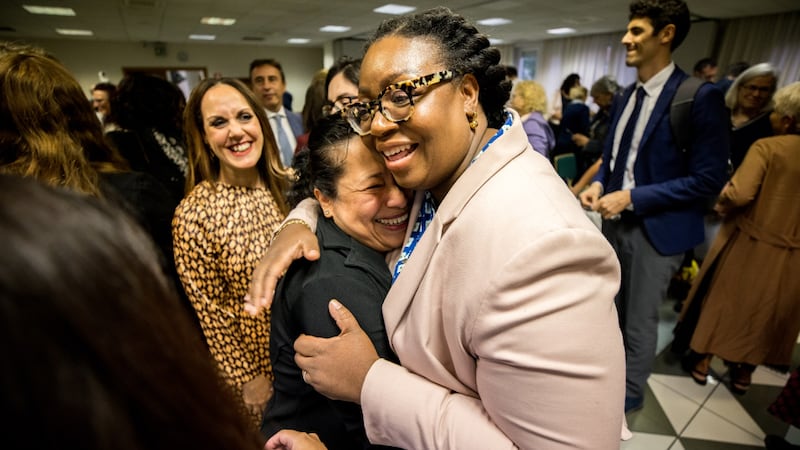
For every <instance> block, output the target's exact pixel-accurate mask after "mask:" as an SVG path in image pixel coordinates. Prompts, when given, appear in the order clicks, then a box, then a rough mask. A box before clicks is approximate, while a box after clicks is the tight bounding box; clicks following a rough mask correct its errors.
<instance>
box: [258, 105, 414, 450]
mask: <svg viewBox="0 0 800 450" xmlns="http://www.w3.org/2000/svg"><path fill="white" fill-rule="evenodd" d="M294 168H295V169H296V170H297V173H298V174H299V179H298V181H297V182H295V183H294V186H293V187H292V191H291V195H289V199H290V202H293V201H294V200H301V199H303V198H306V197H316V198H317V199H318V200H319V212H321V213H322V215H323V217H322V218H321V219H320V220H319V223H318V224H317V230H316V236H317V238H318V240H319V245H320V248H321V250H322V257H321V258H320V259H319V260H318V261H305V260H299V261H295V262H294V263H293V264H292V266H291V267H290V268H289V270H288V271H287V272H286V275H285V277H284V278H283V280H282V281H281V283H280V285H279V286H278V289H277V292H276V294H275V303H274V304H273V307H272V318H271V330H270V358H271V361H272V367H273V370H274V373H275V385H274V386H275V395H274V396H273V397H272V398H271V399H270V402H269V404H268V405H267V410H266V413H265V417H264V424H263V425H262V427H261V430H262V432H263V433H264V435H265V436H267V437H269V436H272V435H273V434H274V433H276V432H277V431H279V430H281V429H284V428H296V429H300V430H304V431H311V432H314V433H317V434H318V435H319V437H320V439H321V440H322V442H324V443H325V444H326V445H327V446H328V448H329V449H330V450H334V449H343V450H345V449H346V450H352V449H365V448H375V447H372V446H370V444H369V441H368V440H367V438H366V435H365V434H364V423H363V418H362V416H361V408H360V407H359V406H358V404H356V403H347V402H336V401H331V400H330V399H328V398H326V397H325V396H323V395H321V394H319V393H318V392H316V391H315V390H314V389H313V388H312V387H311V386H309V385H308V384H307V383H306V382H305V381H304V379H303V374H302V373H301V371H300V368H299V367H298V366H297V364H296V363H295V361H294V356H295V352H294V348H293V345H294V341H295V339H297V337H298V336H300V334H308V335H311V336H321V337H331V336H336V335H337V334H339V329H338V328H337V327H336V323H335V322H334V321H333V320H331V318H330V316H329V315H328V302H329V301H330V299H331V298H332V297H333V298H338V299H341V302H342V303H343V304H344V305H345V306H347V307H348V309H350V311H352V313H353V315H354V316H355V317H356V319H357V320H358V321H359V323H360V324H361V327H362V328H363V329H364V330H365V332H366V333H367V335H369V337H370V340H371V342H372V344H373V345H374V346H375V348H376V350H377V352H378V355H379V356H380V357H382V358H386V359H387V360H390V361H395V362H397V357H396V356H395V355H394V353H393V352H392V350H391V349H390V348H389V341H388V339H387V337H386V328H385V327H384V325H383V316H382V315H381V305H382V304H383V299H384V297H386V293H387V292H388V291H389V287H390V286H391V280H392V274H391V272H390V271H389V268H388V267H387V265H386V255H387V254H388V253H389V252H390V251H393V250H395V249H398V248H399V247H401V246H402V245H403V239H404V236H405V234H406V227H407V225H408V218H409V215H408V213H409V209H410V207H411V202H410V198H408V196H407V195H406V192H405V191H403V190H402V189H401V188H399V187H398V186H397V184H395V181H394V179H393V178H392V174H391V173H390V172H389V171H388V170H387V169H386V166H385V165H384V164H383V160H382V158H381V156H380V155H378V154H377V153H376V152H375V151H373V150H372V149H370V148H368V147H367V146H365V145H364V143H363V142H362V140H361V138H360V137H359V136H358V135H357V134H356V133H355V132H353V130H352V129H351V128H350V125H348V124H347V122H346V121H344V120H343V119H342V118H341V117H340V116H339V115H333V116H329V117H327V118H323V119H322V120H320V121H318V122H317V125H316V126H315V127H314V129H313V130H312V131H311V135H310V138H309V142H308V147H307V148H306V149H304V150H302V151H301V152H300V153H298V154H297V156H296V157H295V160H294Z"/></svg>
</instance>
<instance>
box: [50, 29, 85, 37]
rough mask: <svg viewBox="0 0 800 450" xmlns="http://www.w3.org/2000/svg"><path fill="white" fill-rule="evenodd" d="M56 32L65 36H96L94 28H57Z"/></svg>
mask: <svg viewBox="0 0 800 450" xmlns="http://www.w3.org/2000/svg"><path fill="white" fill-rule="evenodd" d="M56 33H58V34H63V35H65V36H94V33H92V30H72V29H69V28H56Z"/></svg>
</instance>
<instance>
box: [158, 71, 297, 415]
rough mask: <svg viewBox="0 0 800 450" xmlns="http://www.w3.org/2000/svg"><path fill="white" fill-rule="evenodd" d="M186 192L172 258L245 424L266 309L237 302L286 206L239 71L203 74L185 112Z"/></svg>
mask: <svg viewBox="0 0 800 450" xmlns="http://www.w3.org/2000/svg"><path fill="white" fill-rule="evenodd" d="M185 130H186V134H187V144H188V150H189V163H190V164H189V165H190V167H189V174H188V176H187V190H189V192H188V194H187V196H186V197H185V198H184V199H183V201H182V202H181V203H180V205H179V206H178V208H177V209H176V210H175V217H174V219H173V222H172V235H173V244H174V251H175V264H176V267H177V270H178V274H179V276H180V278H181V282H182V283H183V287H184V289H185V291H186V294H187V296H188V297H189V299H190V300H191V302H192V304H193V306H194V308H195V310H196V311H197V315H198V317H199V319H200V324H201V327H202V329H203V333H204V335H205V338H206V342H207V344H208V348H209V350H210V352H211V354H212V356H213V357H214V359H215V360H216V362H217V365H218V367H219V369H220V371H221V372H222V373H223V375H224V377H225V379H226V380H227V381H228V383H229V385H230V387H231V388H232V390H233V392H234V393H235V395H236V396H237V397H238V398H240V399H241V402H242V405H243V407H246V411H247V412H249V414H250V416H251V417H252V419H253V422H254V424H256V425H257V426H259V425H260V424H261V417H262V414H263V411H264V406H265V405H266V403H267V400H268V399H269V397H270V395H271V394H272V369H271V367H270V364H269V315H268V313H266V312H261V313H260V314H259V315H257V316H251V315H250V314H248V313H246V312H245V311H244V296H245V294H246V293H247V288H248V286H249V283H250V279H251V276H252V273H253V269H254V268H255V265H256V264H257V263H258V261H259V260H260V259H261V257H262V255H263V254H264V253H265V252H266V250H267V248H268V246H269V237H270V236H271V235H272V232H273V231H274V229H275V228H276V227H278V225H279V224H280V223H281V221H282V220H283V218H284V217H285V215H286V211H287V207H286V202H285V200H284V192H285V191H286V187H287V185H288V175H287V173H286V172H285V171H284V170H283V168H282V166H281V163H280V157H279V154H278V150H277V145H276V144H275V138H274V137H273V135H272V130H271V128H270V127H269V124H268V122H267V118H266V115H265V113H264V110H263V108H261V107H260V105H259V104H258V101H257V100H256V98H255V96H254V95H253V93H252V92H251V91H250V90H249V89H248V88H247V87H245V86H244V84H242V83H241V82H239V81H238V80H233V79H222V80H205V81H203V82H201V84H200V85H198V86H197V87H196V88H195V90H194V92H192V95H191V97H190V98H189V102H188V104H187V107H186V113H185Z"/></svg>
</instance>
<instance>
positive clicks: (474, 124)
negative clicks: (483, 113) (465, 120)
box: [469, 111, 478, 131]
mask: <svg viewBox="0 0 800 450" xmlns="http://www.w3.org/2000/svg"><path fill="white" fill-rule="evenodd" d="M476 128H478V111H472V114H470V121H469V129H470V130H473V131H474V130H475V129H476Z"/></svg>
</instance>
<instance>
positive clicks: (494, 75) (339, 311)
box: [253, 8, 625, 450]
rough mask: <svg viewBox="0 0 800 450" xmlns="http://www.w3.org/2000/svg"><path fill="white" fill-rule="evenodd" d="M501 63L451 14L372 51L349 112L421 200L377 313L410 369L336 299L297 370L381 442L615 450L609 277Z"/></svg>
mask: <svg viewBox="0 0 800 450" xmlns="http://www.w3.org/2000/svg"><path fill="white" fill-rule="evenodd" d="M499 62H500V53H499V51H498V50H497V49H495V48H492V47H490V44H489V40H488V38H487V37H486V36H484V35H482V34H480V33H479V32H478V30H477V29H476V28H475V27H474V26H473V25H471V24H469V23H468V22H466V21H465V20H464V18H463V17H461V16H459V15H456V14H453V13H452V12H451V11H450V10H449V9H447V8H435V9H432V10H429V11H425V12H422V13H419V14H413V15H408V16H403V17H399V18H396V19H392V20H389V21H387V22H384V23H383V24H382V25H381V26H380V27H379V29H378V30H377V32H376V34H375V35H374V37H373V38H372V39H371V40H370V41H369V42H368V44H367V50H366V53H365V55H364V59H363V62H362V66H361V78H360V81H359V99H360V101H359V102H357V103H355V104H351V105H349V106H348V107H347V108H346V109H345V115H346V116H347V117H348V120H349V122H350V124H351V126H353V128H354V130H356V131H357V132H358V133H359V134H361V135H362V136H364V139H365V142H366V143H367V145H369V146H371V147H372V148H373V149H374V150H376V151H377V152H378V154H379V155H381V156H382V157H383V161H384V163H385V164H386V167H387V169H389V171H390V172H391V173H392V175H393V176H394V178H395V180H396V181H397V184H398V185H400V186H402V187H405V188H410V189H414V190H416V191H417V194H416V198H415V201H414V206H413V207H412V210H411V220H412V221H413V222H414V226H411V227H409V232H408V233H407V239H406V244H405V245H404V247H403V250H402V252H401V255H400V257H399V262H398V263H397V264H396V265H395V266H394V267H393V274H394V277H393V284H392V287H391V289H390V290H389V293H388V296H387V297H386V300H385V301H384V304H383V317H384V321H385V325H386V331H387V335H388V337H389V342H390V343H391V345H392V348H393V350H394V351H395V353H396V354H397V356H398V358H399V359H400V362H401V364H402V366H401V365H398V364H396V363H393V362H391V361H389V360H387V359H382V358H379V357H378V355H377V353H376V352H375V350H374V349H373V346H372V344H371V342H370V341H369V338H368V337H367V335H366V333H364V331H362V330H361V328H360V327H359V325H358V324H357V321H356V320H355V318H354V317H353V315H352V314H351V313H350V312H349V311H348V309H347V308H346V307H345V306H343V305H342V302H333V301H332V302H331V303H330V307H329V311H330V312H331V314H332V316H333V317H334V319H335V320H336V322H337V325H338V326H339V327H340V329H341V330H342V331H341V333H340V335H339V336H337V337H335V338H332V339H325V338H317V337H310V336H301V337H300V338H298V339H297V341H296V342H295V346H294V348H295V350H296V351H297V356H296V361H297V363H298V365H299V366H300V368H301V369H302V370H305V371H306V376H305V378H306V381H307V382H308V383H309V384H311V385H312V386H313V387H314V388H315V389H316V390H317V391H319V392H321V393H323V394H325V395H326V396H329V397H331V398H335V399H340V400H347V401H353V402H360V403H361V406H362V411H363V413H364V424H365V428H366V431H367V436H368V438H369V440H370V442H372V443H373V444H381V445H393V446H396V447H401V448H409V449H411V448H414V449H421V448H437V449H459V450H463V449H472V448H475V449H477V448H480V449H485V448H492V449H500V448H506V449H510V448H518V447H522V448H548V449H553V448H593V449H598V448H603V449H608V448H618V447H619V439H620V430H621V426H622V417H623V399H624V385H625V376H624V355H623V353H624V352H623V347H622V338H621V334H620V330H619V324H618V322H617V312H616V309H615V307H614V295H615V294H616V292H617V289H618V287H619V276H620V275H619V265H618V262H617V259H616V256H615V255H614V252H613V250H612V249H611V247H610V245H609V244H608V242H607V241H606V239H605V238H604V237H603V236H602V235H601V234H600V232H599V230H598V229H597V228H596V227H595V226H594V225H593V224H592V223H591V222H590V221H589V220H588V219H587V218H586V215H585V214H584V213H583V211H582V210H581V208H580V206H579V205H578V204H577V203H576V202H575V200H574V197H573V196H572V194H571V193H570V192H569V189H567V187H566V185H565V184H564V182H563V181H561V179H560V178H559V177H558V176H557V175H556V173H555V171H554V170H553V167H552V166H551V165H550V163H549V162H548V161H547V160H546V159H545V158H542V157H541V156H540V155H536V154H535V152H534V151H533V150H532V149H531V146H530V144H529V142H528V137H527V135H526V133H525V130H524V129H523V127H522V125H521V122H520V118H519V116H518V115H517V114H516V113H514V112H510V111H506V110H505V109H504V105H505V103H506V101H507V100H508V97H509V90H510V83H509V82H508V81H506V80H505V76H506V75H505V70H504V68H503V67H502V66H500V65H499ZM293 226H294V227H301V225H293ZM296 229H297V228H295V230H296ZM291 235H294V236H296V231H292V233H291ZM287 236H288V234H287ZM283 237H284V236H283V235H282V234H279V235H278V239H281V238H283ZM281 245H282V246H283V244H281ZM300 247H301V248H299V250H301V251H298V252H296V254H299V253H305V251H307V250H308V249H309V248H308V247H307V246H306V247H303V246H302V245H301V246H300ZM576 248H579V249H580V250H579V251H576ZM295 250H298V248H295ZM261 267H264V263H262V266H261ZM262 270H263V269H262ZM262 270H259V273H264V272H262ZM271 270H275V269H271ZM271 270H266V272H267V273H269V272H271ZM256 280H257V281H258V283H259V284H258V285H257V286H256V287H254V290H253V294H254V296H255V298H256V299H258V298H260V297H261V295H263V294H264V292H263V290H264V289H261V288H259V286H261V283H263V282H264V280H258V277H257V278H256ZM269 282H270V281H268V280H267V283H269ZM370 350H371V351H370Z"/></svg>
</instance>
